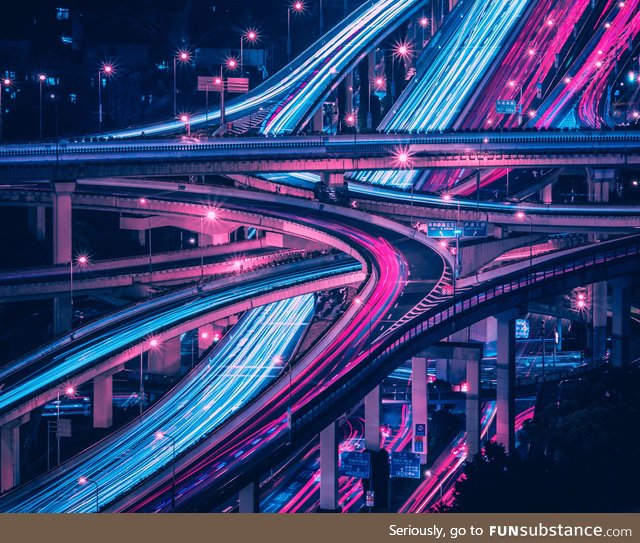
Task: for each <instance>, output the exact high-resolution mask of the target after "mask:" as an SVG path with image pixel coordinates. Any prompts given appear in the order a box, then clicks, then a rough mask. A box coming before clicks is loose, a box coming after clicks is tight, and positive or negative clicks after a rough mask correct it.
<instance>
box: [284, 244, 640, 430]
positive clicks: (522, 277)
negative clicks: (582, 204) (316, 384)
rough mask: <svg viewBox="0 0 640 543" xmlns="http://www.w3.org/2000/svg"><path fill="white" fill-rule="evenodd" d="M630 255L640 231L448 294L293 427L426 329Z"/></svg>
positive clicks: (435, 330)
mask: <svg viewBox="0 0 640 543" xmlns="http://www.w3.org/2000/svg"><path fill="white" fill-rule="evenodd" d="M633 260H640V235H635V236H629V237H626V238H622V239H619V240H615V241H611V242H604V243H600V244H598V245H596V246H591V247H588V248H585V249H582V250H581V251H579V252H576V253H573V254H570V255H567V256H564V257H561V258H558V259H555V260H550V261H548V262H543V263H540V264H538V265H535V266H533V267H531V268H528V269H525V270H523V271H518V272H512V273H510V274H508V275H506V276H504V277H500V278H497V279H494V280H492V281H489V282H487V283H484V284H482V285H480V286H478V287H475V288H473V289H471V290H469V291H467V292H464V293H462V294H461V295H459V296H456V297H455V298H453V297H452V298H451V299H450V300H447V301H445V302H443V303H442V304H440V305H439V306H438V307H436V308H433V309H432V310H429V311H427V312H425V313H424V314H423V315H422V316H420V317H418V318H417V319H416V320H417V321H418V322H417V323H416V322H411V323H408V324H407V325H405V326H402V327H401V328H400V329H398V331H397V332H396V333H394V334H392V335H391V336H390V337H389V338H388V339H387V340H384V341H381V342H379V343H378V344H377V345H375V344H374V346H373V348H372V351H371V355H372V356H371V359H370V362H368V363H365V364H359V365H358V366H357V370H356V371H351V372H349V373H347V374H345V375H344V376H342V377H341V378H339V379H337V380H336V381H335V383H333V384H331V385H329V386H327V388H326V389H324V390H322V391H321V392H319V394H318V395H317V396H316V398H315V399H314V400H312V401H311V402H309V403H308V404H306V405H304V406H302V407H301V408H299V409H298V410H297V411H296V412H294V413H293V416H292V432H294V433H302V431H303V429H305V428H310V427H311V426H312V424H313V423H314V422H319V421H322V420H324V419H326V418H330V417H327V416H326V413H328V412H329V411H332V410H334V411H335V410H336V408H337V407H338V406H342V404H345V403H348V402H349V400H350V399H353V398H356V397H357V398H360V397H361V396H362V395H361V394H360V395H359V394H358V393H357V392H356V391H357V389H363V388H364V389H367V388H372V387H373V386H375V384H376V383H377V382H379V380H380V378H381V376H384V375H386V374H388V373H389V372H390V371H391V370H392V369H393V367H395V366H397V365H398V363H395V364H394V361H396V360H397V359H398V358H399V357H401V356H402V355H403V351H407V350H409V348H410V347H411V345H412V344H416V343H418V341H419V340H420V339H422V340H423V341H424V342H425V343H426V341H425V338H426V336H427V335H428V334H431V335H432V337H433V338H434V340H435V339H436V338H438V339H439V337H438V336H446V335H450V334H451V333H453V332H455V331H456V330H457V329H458V328H461V327H464V326H467V325H468V324H469V322H464V321H465V318H466V320H467V321H470V320H473V319H469V318H468V317H469V313H473V312H476V313H477V312H478V309H480V307H481V306H483V305H485V304H489V303H491V304H495V303H497V302H499V301H504V302H507V305H506V306H505V309H507V308H508V307H513V305H514V304H513V303H508V298H510V297H511V296H512V295H514V294H516V293H522V292H529V289H531V288H533V287H537V286H540V285H541V284H542V283H544V282H547V281H549V280H552V279H557V278H560V277H563V278H564V277H566V276H567V275H568V274H572V275H577V274H580V273H582V272H588V271H590V270H594V269H595V268H599V267H601V266H605V265H606V266H608V267H609V268H610V269H611V273H610V275H611V276H616V275H620V274H628V273H630V272H631V271H633V270H634V269H635V268H633V267H631V268H630V267H629V266H624V265H623V264H628V263H629V262H631V261H633ZM515 305H517V304H515ZM423 346H424V345H423ZM405 357H406V355H405ZM403 359H404V358H403Z"/></svg>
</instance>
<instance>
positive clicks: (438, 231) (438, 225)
mask: <svg viewBox="0 0 640 543" xmlns="http://www.w3.org/2000/svg"><path fill="white" fill-rule="evenodd" d="M427 236H429V237H430V238H455V237H456V223H455V221H433V222H432V221H429V222H428V223H427Z"/></svg>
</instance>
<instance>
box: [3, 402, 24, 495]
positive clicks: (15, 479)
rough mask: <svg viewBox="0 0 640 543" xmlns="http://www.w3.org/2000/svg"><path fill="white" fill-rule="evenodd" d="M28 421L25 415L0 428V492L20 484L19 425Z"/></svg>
mask: <svg viewBox="0 0 640 543" xmlns="http://www.w3.org/2000/svg"><path fill="white" fill-rule="evenodd" d="M28 421H29V415H28V414H27V415H24V416H22V417H20V418H19V419H17V420H14V421H11V422H10V423H9V424H5V425H4V426H3V427H2V428H0V463H1V465H0V492H6V491H7V490H10V489H12V488H13V487H14V486H17V485H19V484H20V425H22V424H24V423H25V422H28Z"/></svg>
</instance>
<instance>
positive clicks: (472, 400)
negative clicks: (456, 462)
mask: <svg viewBox="0 0 640 543" xmlns="http://www.w3.org/2000/svg"><path fill="white" fill-rule="evenodd" d="M465 412H466V418H465V420H466V426H467V458H468V459H469V460H471V459H473V457H474V456H475V455H476V454H477V453H478V452H480V447H481V437H480V436H481V433H480V432H481V430H480V412H481V402H480V360H471V359H469V360H467V401H466V406H465Z"/></svg>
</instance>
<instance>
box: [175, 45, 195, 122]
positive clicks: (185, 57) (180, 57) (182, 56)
mask: <svg viewBox="0 0 640 543" xmlns="http://www.w3.org/2000/svg"><path fill="white" fill-rule="evenodd" d="M190 60H191V52H190V51H187V50H186V49H181V50H180V51H178V52H177V53H176V54H175V55H173V116H174V117H176V116H177V115H178V108H177V94H178V84H177V75H176V63H177V62H178V61H179V62H181V63H182V64H185V63H187V62H189V61H190Z"/></svg>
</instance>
